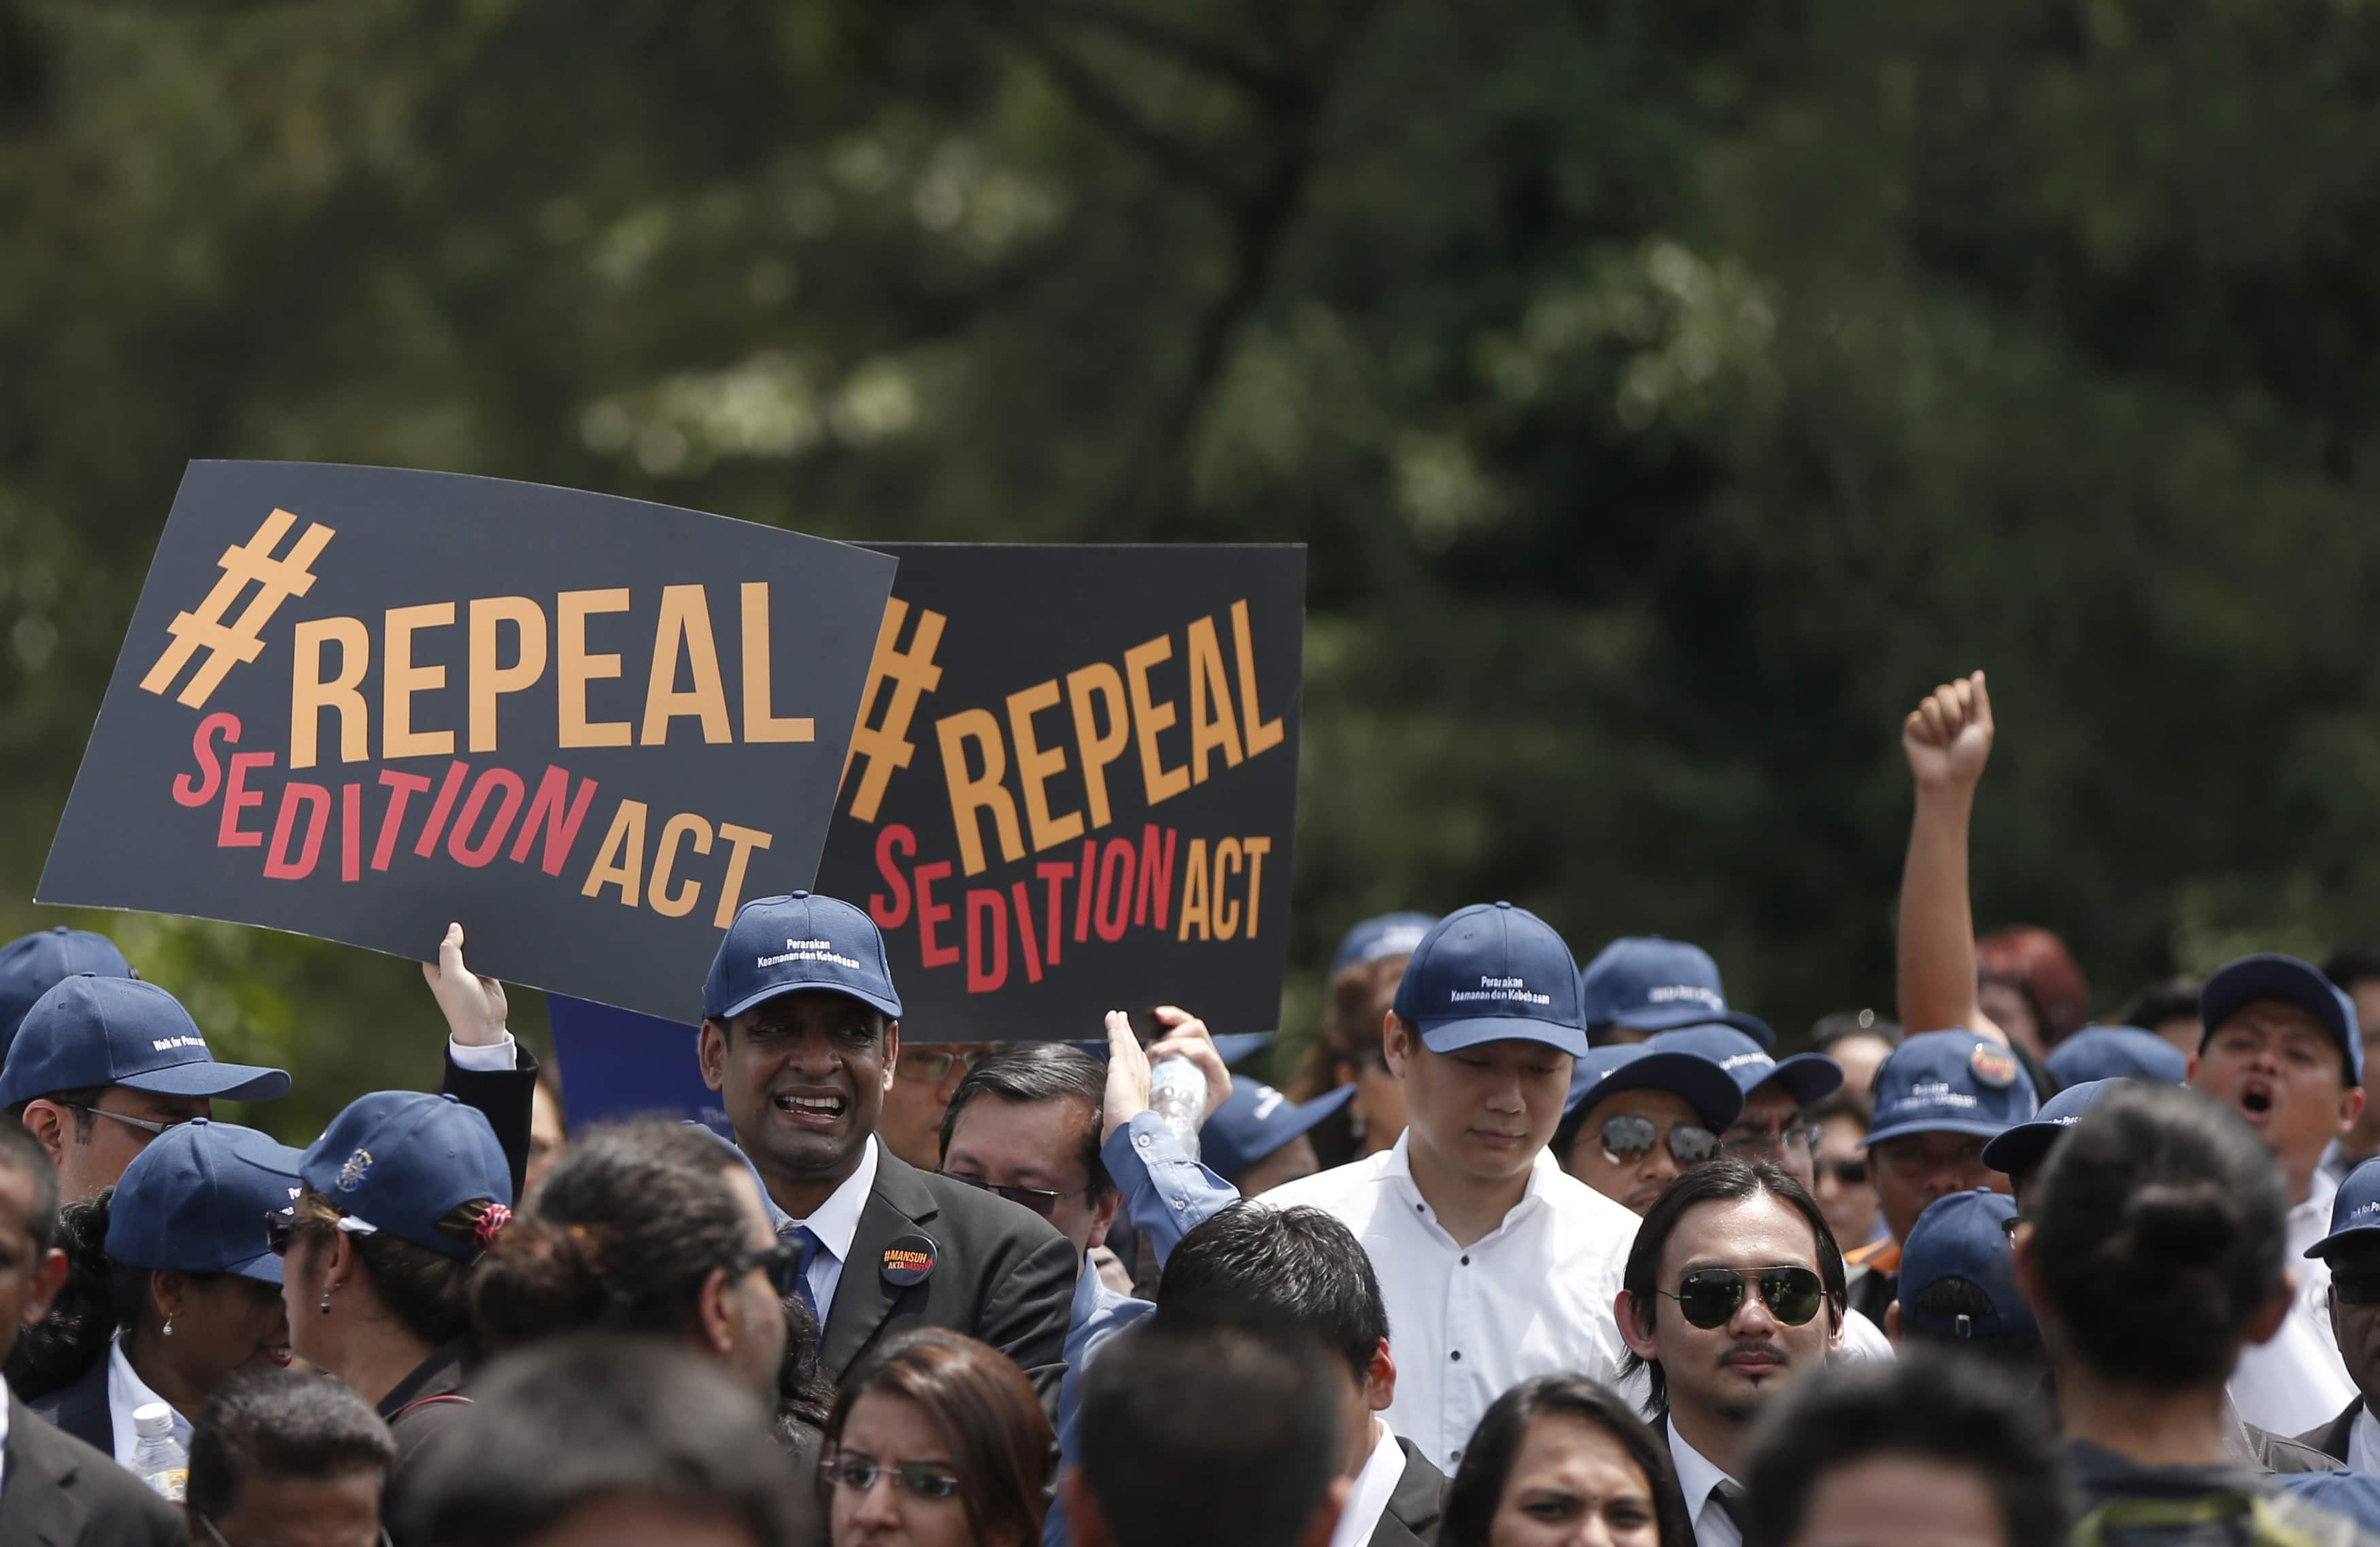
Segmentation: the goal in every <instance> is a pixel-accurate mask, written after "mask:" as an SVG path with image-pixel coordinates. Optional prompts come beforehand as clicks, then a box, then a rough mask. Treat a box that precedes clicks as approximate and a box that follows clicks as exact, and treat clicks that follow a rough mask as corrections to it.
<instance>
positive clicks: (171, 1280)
mask: <svg viewBox="0 0 2380 1547" xmlns="http://www.w3.org/2000/svg"><path fill="white" fill-rule="evenodd" d="M189 1292H190V1275H189V1274H188V1273H177V1272H176V1271H175V1270H174V1269H172V1268H157V1269H154V1270H152V1272H151V1273H150V1274H149V1298H150V1300H151V1301H152V1303H153V1304H155V1306H156V1307H157V1316H158V1319H159V1320H160V1321H162V1322H164V1323H165V1324H166V1325H167V1326H169V1327H170V1326H172V1325H173V1324H174V1318H175V1317H176V1316H179V1315H180V1314H181V1313H182V1307H183V1303H184V1301H185V1300H187V1299H188V1296H189Z"/></svg>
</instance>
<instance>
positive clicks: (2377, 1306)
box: [2298, 1160, 2380, 1473]
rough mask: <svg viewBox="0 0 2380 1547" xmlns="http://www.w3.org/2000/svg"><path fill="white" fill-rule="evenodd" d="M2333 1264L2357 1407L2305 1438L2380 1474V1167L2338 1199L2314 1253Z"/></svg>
mask: <svg viewBox="0 0 2380 1547" xmlns="http://www.w3.org/2000/svg"><path fill="white" fill-rule="evenodd" d="M2306 1255H2307V1256H2308V1257H2322V1258H2326V1259H2328V1260H2329V1262H2330V1329H2331V1332H2332V1334H2334V1335H2335V1336H2336V1337H2337V1338H2338V1353H2339V1357H2340V1358H2342V1359H2344V1360H2345V1361H2346V1363H2347V1375H2348V1379H2350V1380H2351V1381H2353V1382H2354V1383H2355V1390H2356V1396H2355V1400H2354V1401H2352V1402H2350V1403H2349V1404H2348V1405H2347V1407H2346V1409H2345V1410H2344V1411H2343V1412H2341V1413H2340V1414H2339V1415H2338V1417H2337V1418H2335V1419H2331V1420H2330V1421H2329V1422H2327V1423H2325V1424H2323V1425H2321V1426H2320V1427H2319V1428H2315V1429H2312V1430H2309V1431H2306V1432H2305V1433H2303V1434H2301V1435H2299V1436H2298V1443H2300V1444H2306V1445H2312V1446H2313V1448H2314V1449H2316V1450H2318V1451H2320V1452H2322V1453H2323V1454H2324V1455H2325V1456H2329V1457H2330V1458H2331V1459H2332V1460H2333V1461H2335V1462H2337V1463H2338V1465H2339V1466H2342V1467H2350V1468H2354V1469H2355V1470H2356V1471H2359V1472H2366V1473H2380V1419H2375V1418H2374V1409H2373V1397H2374V1395H2375V1394H2380V1160H2374V1161H2366V1162H2364V1163H2362V1165H2359V1166H2357V1167H2356V1168H2355V1169H2354V1170H2353V1171H2350V1172H2349V1173H2348V1174H2347V1179H2346V1180H2345V1181H2343V1182H2341V1183H2339V1184H2338V1195H2337V1196H2336V1197H2335V1198H2333V1199H2332V1200H2331V1205H2330V1234H2329V1235H2327V1236H2324V1237H2323V1238H2322V1239H2321V1240H2318V1241H2316V1242H2314V1244H2313V1246H2311V1247H2308V1248H2307V1249H2306Z"/></svg>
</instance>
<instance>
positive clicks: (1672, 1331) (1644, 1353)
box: [1614, 1157, 1843, 1547]
mask: <svg viewBox="0 0 2380 1547" xmlns="http://www.w3.org/2000/svg"><path fill="white" fill-rule="evenodd" d="M1622 1282H1623V1285H1624V1287H1623V1288H1622V1289H1621V1293H1620V1295H1619V1297H1618V1299H1617V1301H1616V1303H1615V1306H1614V1314H1615V1316H1616V1318H1617V1320H1618V1321H1619V1323H1620V1334H1621V1336H1622V1337H1624V1338H1625V1339H1627V1342H1628V1348H1629V1354H1630V1358H1629V1365H1630V1369H1631V1372H1632V1373H1633V1371H1634V1370H1637V1369H1642V1370H1644V1371H1645V1374H1646V1377H1647V1379H1648V1381H1649V1383H1650V1386H1651V1391H1652V1405H1651V1411H1652V1414H1653V1416H1654V1419H1655V1420H1656V1421H1657V1422H1658V1425H1659V1427H1660V1430H1661V1432H1662V1434H1663V1437H1664V1438H1665V1439H1666V1440H1667V1442H1668V1443H1669V1447H1670V1459H1671V1460H1672V1461H1673V1462H1674V1463H1675V1465H1676V1467H1677V1472H1678V1485H1679V1487H1680V1488H1681V1489H1682V1491H1683V1492H1684V1493H1685V1498H1686V1508H1687V1510H1688V1512H1689V1513H1691V1514H1692V1515H1693V1517H1694V1540H1695V1541H1696V1543H1697V1544H1698V1547H1743V1521H1744V1519H1745V1518H1746V1515H1745V1510H1744V1502H1743V1488H1742V1486H1741V1485H1740V1483H1739V1479H1740V1478H1741V1477H1742V1476H1743V1461H1744V1441H1745V1436H1746V1434H1747V1433H1748V1432H1749V1431H1751V1429H1752V1426H1753V1420H1754V1419H1755V1418H1757V1417H1758V1416H1759V1415H1760V1414H1761V1412H1762V1411H1764V1410H1765V1409H1766V1408H1767V1407H1768V1405H1769V1404H1770V1403H1772V1402H1774V1401H1775V1400H1776V1399H1777V1396H1778V1395H1779V1393H1780V1392H1782V1391H1784V1390H1787V1389H1789V1388H1790V1387H1791V1385H1792V1384H1793V1383H1795V1382H1797V1381H1799V1380H1801V1379H1802V1378H1803V1377H1804V1376H1805V1375H1807V1374H1808V1373H1809V1372H1810V1371H1812V1370H1816V1369H1818V1368H1819V1367H1820V1366H1822V1365H1824V1364H1825V1363H1826V1361H1827V1360H1828V1358H1829V1357H1831V1356H1832V1355H1834V1354H1835V1353H1836V1352H1837V1351H1838V1349H1839V1348H1840V1346H1841V1341H1842V1317H1843V1260H1842V1254H1841V1253H1840V1251H1838V1250H1837V1249H1836V1248H1835V1237H1834V1234H1833V1232H1831V1231H1829V1230H1828V1228H1827V1217H1826V1215H1825V1214H1824V1213H1823V1212H1821V1211H1820V1210H1819V1208H1818V1204H1817V1200H1815V1199H1814V1198H1812V1197H1811V1196H1810V1194H1809V1191H1808V1189H1807V1188H1803V1186H1802V1184H1801V1183H1799V1182H1797V1181H1795V1180H1794V1179H1793V1178H1792V1177H1791V1176H1790V1175H1786V1174H1785V1173H1784V1172H1783V1171H1781V1170H1779V1169H1778V1168H1777V1167H1776V1166H1773V1165H1769V1164H1767V1163H1760V1164H1753V1163H1746V1162H1743V1161H1740V1160H1734V1159H1730V1158H1726V1157H1722V1158H1720V1159H1718V1160H1716V1161H1712V1162H1710V1163H1707V1164H1704V1165H1699V1166H1696V1167H1695V1168H1694V1169H1693V1170H1692V1171H1689V1172H1687V1173H1686V1174H1685V1175H1682V1176H1681V1177H1679V1178H1678V1180H1677V1181H1676V1182H1675V1183H1674V1184H1672V1185H1671V1186H1670V1189H1669V1190H1668V1191H1667V1192H1664V1193H1663V1194H1662V1195H1661V1197H1660V1200H1658V1202H1656V1203H1655V1204H1654V1205H1653V1209H1652V1212H1650V1213H1647V1214H1646V1215H1645V1223H1644V1224H1643V1225H1642V1226H1640V1227H1639V1228H1638V1230H1637V1232H1636V1240H1635V1244H1634V1245H1633V1247H1632V1248H1631V1249H1630V1250H1629V1253H1628V1265H1627V1269H1626V1272H1625V1275H1624V1278H1623V1281H1622Z"/></svg>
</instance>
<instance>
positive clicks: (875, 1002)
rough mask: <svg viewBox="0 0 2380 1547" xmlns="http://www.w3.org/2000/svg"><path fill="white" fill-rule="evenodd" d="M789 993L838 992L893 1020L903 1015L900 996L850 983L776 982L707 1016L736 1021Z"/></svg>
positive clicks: (712, 1018)
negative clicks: (751, 1010)
mask: <svg viewBox="0 0 2380 1547" xmlns="http://www.w3.org/2000/svg"><path fill="white" fill-rule="evenodd" d="M789 993H839V994H841V995H843V996H844V998H845V999H856V1000H858V1001H859V1002H860V1003H861V1004H863V1005H867V1006H868V1008H869V1009H871V1010H877V1011H880V1012H881V1013H882V1014H883V1015H885V1016H886V1017H889V1018H891V1019H893V1020H899V1019H900V1018H901V1002H900V1001H899V1000H898V999H887V998H885V997H883V996H882V995H881V994H874V993H865V992H863V991H861V990H859V989H856V988H853V987H852V986H851V985H850V984H848V983H777V984H774V985H772V986H771V987H769V988H764V989H762V990H761V991H760V992H759V993H754V994H747V995H746V996H745V997H744V998H742V999H739V1000H737V1001H736V1002H735V1004H733V1005H728V1006H727V1008H725V1009H724V1010H722V1011H720V1012H719V1013H718V1014H717V1015H715V1016H711V1017H707V1018H709V1019H711V1020H734V1019H735V1017H737V1016H740V1015H742V1014H743V1013H744V1012H745V1011H747V1010H748V1009H751V1008H753V1007H754V1006H756V1005H766V1004H767V1003H768V1002H769V1001H770V1000H771V999H783V997H784V996H785V995H787V994H789Z"/></svg>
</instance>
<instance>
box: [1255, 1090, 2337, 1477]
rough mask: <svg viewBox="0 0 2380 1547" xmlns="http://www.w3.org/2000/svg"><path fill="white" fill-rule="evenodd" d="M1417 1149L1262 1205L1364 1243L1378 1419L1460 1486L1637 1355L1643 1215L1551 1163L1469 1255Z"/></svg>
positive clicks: (1313, 1181) (1541, 1159) (1333, 1173)
mask: <svg viewBox="0 0 2380 1547" xmlns="http://www.w3.org/2000/svg"><path fill="white" fill-rule="evenodd" d="M1411 1142H1412V1135H1411V1134H1410V1133H1408V1134H1406V1135H1405V1136H1404V1137H1403V1138H1401V1139H1398V1140H1397V1142H1396V1146H1395V1148H1393V1149H1390V1150H1386V1151H1382V1152H1381V1153H1379V1154H1377V1155H1371V1156H1367V1157H1366V1158H1365V1159H1363V1160H1359V1161H1356V1162H1354V1163H1351V1164H1347V1165H1342V1166H1339V1167H1337V1168H1335V1169H1333V1170H1330V1171H1325V1172H1322V1173H1321V1174H1319V1175H1313V1176H1306V1177H1302V1178H1300V1179H1299V1180H1297V1181H1294V1182H1291V1183H1289V1184H1288V1185H1287V1186H1285V1187H1281V1188H1274V1189H1273V1190H1272V1191H1271V1192H1269V1193H1267V1194H1265V1199H1264V1200H1265V1202H1267V1203H1268V1204H1270V1205H1271V1206H1273V1207H1275V1208H1281V1209H1286V1208H1290V1207H1293V1206H1294V1205H1297V1204H1301V1203H1302V1204H1309V1205H1311V1206H1313V1207H1315V1208H1318V1209H1320V1210H1321V1211H1322V1212H1325V1213H1327V1214H1330V1215H1332V1216H1333V1217H1335V1218H1336V1219H1338V1220H1339V1221H1340V1223H1342V1224H1345V1225H1346V1226H1347V1228H1348V1229H1349V1230H1351V1231H1353V1232H1354V1236H1355V1238H1356V1239H1357V1240H1359V1241H1361V1242H1363V1243H1364V1249H1365V1250H1366V1252H1368V1253H1369V1254H1370V1256H1371V1259H1372V1272H1373V1273H1374V1274H1375V1275H1376V1276H1377V1277H1378V1279H1379V1281H1380V1297H1381V1298H1382V1299H1383V1300H1384V1301H1385V1302H1386V1303H1387V1306H1388V1311H1389V1326H1390V1329H1391V1333H1390V1342H1391V1345H1392V1346H1394V1348H1395V1350H1396V1356H1397V1395H1396V1400H1395V1401H1394V1402H1392V1403H1391V1404H1390V1406H1389V1407H1388V1408H1387V1410H1386V1411H1384V1412H1382V1413H1381V1414H1380V1418H1381V1419H1382V1420H1383V1421H1385V1422H1386V1423H1387V1424H1388V1426H1389V1427H1390V1429H1391V1430H1392V1431H1395V1432H1396V1433H1398V1434H1400V1435H1402V1436H1403V1437H1404V1438H1405V1439H1408V1440H1411V1441H1412V1442H1413V1443H1414V1444H1415V1446H1416V1447H1417V1448H1418V1449H1419V1450H1420V1451H1421V1453H1422V1454H1423V1455H1424V1456H1428V1457H1429V1458H1430V1460H1431V1462H1432V1463H1433V1464H1435V1465H1436V1466H1437V1468H1438V1469H1439V1470H1440V1471H1442V1472H1444V1473H1446V1474H1447V1475H1448V1476H1450V1477H1451V1476H1452V1475H1453V1474H1454V1468H1456V1467H1457V1466H1459V1465H1461V1463H1462V1460H1463V1446H1464V1445H1465V1444H1467V1443H1470V1439H1471V1431H1472V1430H1473V1429H1475V1428H1476V1427H1477V1426H1478V1423H1479V1418H1480V1415H1481V1414H1483V1413H1485V1412H1486V1411H1487V1410H1488V1404H1489V1403H1492V1402H1494V1401H1495V1400H1496V1398H1498V1397H1499V1396H1501V1395H1503V1394H1504V1393H1505V1392H1506V1391H1507V1390H1509V1389H1511V1388H1512V1386H1514V1385H1516V1384H1518V1383H1521V1382H1523V1381H1525V1380H1527V1379H1528V1378H1529V1377H1530V1376H1532V1375H1547V1374H1551V1373H1553V1372H1555V1371H1557V1370H1575V1371H1577V1372H1578V1373H1580V1374H1583V1375H1586V1376H1589V1377H1591V1378H1592V1379H1594V1380H1597V1381H1600V1382H1602V1383H1604V1384H1606V1385H1610V1384H1613V1383H1616V1381H1617V1379H1618V1376H1619V1372H1620V1365H1621V1360H1622V1359H1623V1358H1625V1357H1626V1356H1627V1347H1626V1346H1625V1345H1624V1344H1622V1343H1621V1341H1620V1329H1619V1327H1618V1326H1617V1325H1616V1324H1614V1323H1613V1322H1612V1320H1611V1302H1612V1299H1613V1297H1616V1296H1617V1295H1618V1294H1619V1293H1620V1277H1621V1269H1622V1268H1624V1267H1625V1266H1626V1265H1627V1261H1628V1248H1629V1245H1630V1243H1631V1242H1633V1240H1634V1239H1635V1238H1636V1216H1635V1215H1634V1214H1633V1213H1631V1212H1629V1211H1628V1210H1627V1209H1625V1208H1623V1207H1621V1205H1620V1204H1618V1203H1615V1202H1613V1201H1612V1200H1610V1199H1609V1198H1606V1197H1604V1196H1603V1194H1601V1193H1599V1192H1597V1191H1596V1190H1595V1189H1594V1188H1590V1187H1588V1186H1587V1185H1586V1184H1585V1183H1584V1182H1582V1181H1579V1180H1578V1179H1576V1178H1575V1177H1573V1176H1570V1175H1566V1174H1565V1173H1564V1172H1563V1171H1562V1168H1561V1167H1560V1165H1558V1164H1556V1163H1555V1162H1554V1158H1553V1156H1552V1155H1550V1154H1548V1153H1547V1152H1546V1151H1542V1150H1540V1151H1537V1156H1536V1162H1535V1163H1534V1164H1533V1166H1532V1167H1531V1169H1530V1172H1529V1181H1528V1190H1527V1191H1526V1192H1525V1193H1524V1194H1523V1196H1522V1199H1521V1201H1520V1202H1518V1203H1516V1204H1514V1205H1513V1206H1512V1211H1511V1212H1509V1213H1507V1214H1506V1215H1505V1216H1504V1219H1503V1222H1502V1223H1501V1224H1499V1225H1497V1227H1496V1228H1495V1229H1494V1230H1492V1231H1490V1232H1489V1233H1488V1234H1487V1235H1486V1236H1482V1237H1480V1238H1479V1239H1478V1240H1476V1241H1475V1242H1473V1243H1472V1244H1471V1245H1470V1246H1468V1247H1459V1246H1457V1245H1455V1244H1454V1237H1453V1236H1450V1235H1448V1234H1447V1233H1446V1231H1445V1229H1444V1228H1443V1227H1442V1226H1440V1225H1439V1223H1438V1216H1437V1214H1436V1212H1434V1211H1433V1210H1432V1209H1431V1208H1430V1206H1429V1203H1428V1201H1427V1200H1425V1199H1424V1198H1423V1197H1422V1195H1421V1190H1420V1188H1417V1187H1415V1185H1414V1177H1413V1167H1412V1164H1411V1163H1410V1162H1409V1160H1408V1158H1407V1150H1406V1147H1407V1145H1409V1144H1410V1143H1411ZM2339 1406H2344V1404H2343V1403H2342V1404H2339ZM2332 1411H2333V1412H2336V1411H2338V1407H2333V1408H2332Z"/></svg>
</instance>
